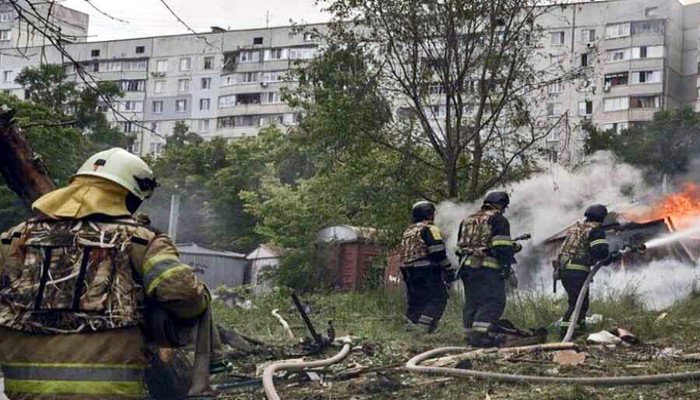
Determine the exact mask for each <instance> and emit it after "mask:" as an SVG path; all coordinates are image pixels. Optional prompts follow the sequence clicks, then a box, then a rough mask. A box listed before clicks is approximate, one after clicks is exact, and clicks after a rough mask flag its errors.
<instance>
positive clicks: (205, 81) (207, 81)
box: [202, 78, 211, 90]
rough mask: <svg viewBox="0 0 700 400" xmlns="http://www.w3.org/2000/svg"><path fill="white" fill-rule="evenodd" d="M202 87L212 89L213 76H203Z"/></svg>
mask: <svg viewBox="0 0 700 400" xmlns="http://www.w3.org/2000/svg"><path fill="white" fill-rule="evenodd" d="M202 89H205V90H206V89H211V78H202Z"/></svg>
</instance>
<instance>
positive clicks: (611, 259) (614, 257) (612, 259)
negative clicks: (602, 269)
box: [603, 250, 622, 266]
mask: <svg viewBox="0 0 700 400" xmlns="http://www.w3.org/2000/svg"><path fill="white" fill-rule="evenodd" d="M620 260H622V253H620V252H619V251H618V250H615V251H613V252H611V253H610V255H609V256H608V258H606V259H605V261H603V265H605V266H607V265H610V264H612V263H616V262H618V261H620Z"/></svg>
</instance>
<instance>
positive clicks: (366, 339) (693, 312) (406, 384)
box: [215, 290, 700, 400]
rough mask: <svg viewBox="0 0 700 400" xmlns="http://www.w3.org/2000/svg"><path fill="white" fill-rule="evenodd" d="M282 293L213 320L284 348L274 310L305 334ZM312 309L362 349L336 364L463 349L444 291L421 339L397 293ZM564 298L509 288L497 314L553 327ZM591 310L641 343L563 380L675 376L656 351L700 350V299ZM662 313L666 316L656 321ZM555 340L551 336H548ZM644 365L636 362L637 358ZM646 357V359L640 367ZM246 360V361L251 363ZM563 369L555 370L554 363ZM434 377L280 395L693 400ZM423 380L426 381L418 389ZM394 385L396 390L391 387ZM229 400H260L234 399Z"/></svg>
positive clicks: (623, 298)
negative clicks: (441, 309)
mask: <svg viewBox="0 0 700 400" xmlns="http://www.w3.org/2000/svg"><path fill="white" fill-rule="evenodd" d="M289 295H290V293H289V292H287V291H276V292H274V293H272V294H270V295H267V296H262V297H258V298H255V299H253V302H254V304H255V306H256V308H255V309H253V310H240V309H228V308H225V307H223V305H222V304H220V303H217V304H216V305H215V312H216V317H217V318H218V320H219V322H221V323H222V324H224V325H226V326H230V327H235V328H236V329H237V330H239V331H240V332H242V333H244V334H246V335H248V336H252V337H255V338H257V339H260V340H262V341H264V342H266V343H273V344H278V345H291V344H295V343H297V341H296V340H290V339H288V338H287V337H286V336H285V335H284V332H283V329H282V327H281V326H280V324H279V323H278V322H277V320H276V319H275V318H274V317H273V316H272V315H271V311H272V310H273V309H279V312H280V314H282V315H283V316H284V318H285V319H287V321H288V322H289V323H290V324H291V325H292V328H293V330H294V333H295V334H296V336H297V337H298V338H301V337H306V336H308V332H307V331H306V328H305V326H304V325H303V323H302V320H301V318H300V317H299V316H298V314H297V312H296V310H295V309H293V305H292V301H291V299H290V297H289ZM302 300H303V301H304V302H305V303H307V304H308V305H309V306H310V308H311V318H312V319H313V321H314V322H315V325H316V327H317V329H318V330H319V331H321V332H324V333H325V324H326V322H327V321H328V320H333V321H334V325H335V328H336V331H337V333H338V335H339V336H342V335H351V336H354V337H356V338H357V339H356V341H355V343H357V344H359V345H361V346H363V348H364V349H365V351H364V352H360V353H359V354H358V353H353V354H354V355H353V356H352V357H350V359H348V360H346V361H345V362H344V363H343V365H342V366H340V365H339V366H337V368H339V369H342V368H348V366H351V365H368V364H369V365H374V366H376V365H387V364H393V363H403V362H405V361H407V360H408V358H410V357H411V356H412V355H415V354H417V353H419V352H421V351H424V350H427V349H430V348H434V347H439V346H463V345H465V340H464V333H463V329H462V321H461V318H462V310H461V298H460V296H459V295H457V294H452V296H451V298H450V302H449V305H448V308H447V311H446V313H445V316H444V319H443V321H442V324H441V327H440V329H439V330H438V332H437V333H436V334H434V335H430V336H426V335H423V334H417V333H415V332H406V331H405V330H404V320H403V312H404V295H403V293H402V292H401V291H376V292H370V293H353V294H341V293H330V294H325V295H321V294H314V295H309V296H302ZM564 308H565V301H564V299H563V298H555V297H552V296H550V295H545V294H540V293H528V292H517V293H514V294H512V295H511V296H510V297H509V301H508V307H507V310H506V313H505V315H504V317H505V318H507V319H509V320H511V321H512V322H514V323H515V324H516V325H517V326H519V327H522V328H533V327H550V328H551V327H552V326H553V323H555V322H556V321H557V320H558V319H559V318H560V316H561V315H562V313H563V312H564ZM590 313H591V314H593V313H595V314H601V315H603V317H604V320H603V322H601V323H600V324H598V325H596V326H594V327H591V329H593V330H600V329H611V328H614V327H618V326H619V327H622V328H625V329H628V330H630V331H631V332H633V333H634V334H635V335H637V337H638V338H639V339H641V340H642V341H643V342H645V343H646V345H642V346H637V347H632V348H629V349H625V348H618V349H606V348H601V349H595V348H588V349H587V350H586V351H588V352H589V353H590V357H589V360H588V361H587V362H586V365H585V366H584V367H583V368H581V367H576V368H568V369H567V368H564V369H562V374H564V375H593V376H603V375H627V374H629V375H639V374H642V373H657V372H671V371H676V372H677V371H683V370H688V369H693V368H694V367H693V366H692V365H689V364H687V363H683V362H680V361H674V360H655V359H653V358H650V357H651V355H653V354H655V352H656V351H657V350H658V349H660V348H664V347H667V346H673V347H676V348H679V349H682V350H684V351H686V352H697V351H700V348H699V347H698V344H697V343H698V339H699V336H700V295H698V294H694V295H692V296H690V297H689V298H688V299H685V300H683V301H680V302H678V303H677V304H675V305H674V306H672V307H670V308H669V309H667V310H664V311H649V310H646V309H645V308H644V305H643V302H642V301H641V299H640V298H639V296H637V295H636V294H635V292H634V291H632V290H623V291H620V292H618V293H610V294H608V295H606V296H604V297H601V298H597V299H594V301H593V303H592V305H591V311H590ZM664 313H665V314H666V316H665V317H664V318H659V317H660V316H661V315H663V314H664ZM551 340H552V341H555V340H556V337H555V336H552V337H551ZM541 357H542V358H540V360H539V361H535V362H537V363H536V364H528V363H525V364H520V363H516V364H513V363H507V362H505V363H504V362H494V363H490V364H489V363H485V362H484V363H481V364H479V365H478V366H477V367H478V368H480V369H484V370H496V371H503V372H519V373H527V374H535V375H542V374H544V373H545V371H546V370H547V369H550V368H553V367H555V365H554V364H552V363H551V358H548V357H549V356H547V355H542V356H541ZM640 360H642V361H640ZM644 360H646V361H644ZM255 362H256V361H255V360H248V359H247V360H245V361H244V363H253V364H254V363H255ZM560 368H561V367H560ZM434 379H435V378H429V377H422V376H416V375H413V374H407V373H406V372H401V371H396V372H393V373H390V374H381V373H380V374H379V375H373V376H372V377H365V378H361V379H358V380H352V381H347V382H340V383H337V384H334V386H333V387H332V388H331V387H325V388H322V387H317V386H316V387H315V386H313V384H304V385H300V386H298V387H296V388H287V389H285V391H286V392H285V393H284V396H283V398H290V399H292V398H293V399H330V398H333V399H336V398H338V399H402V400H403V399H405V400H416V399H466V398H477V399H478V398H480V399H484V398H491V399H493V400H496V399H521V400H535V399H536V400H543V399H552V400H554V399H571V400H579V399H581V400H582V399H603V398H605V399H624V400H627V399H629V400H632V399H634V400H638V399H640V398H644V399H647V398H648V399H674V400H675V399H696V398H700V390H699V389H698V388H697V387H696V385H692V384H685V385H684V384H673V385H670V384H669V385H660V386H653V387H643V386H635V387H618V388H584V387H577V386H565V385H545V386H541V385H506V384H492V383H488V382H484V381H474V380H468V379H466V380H452V381H444V382H443V383H436V384H433V383H430V382H431V381H432V380H434ZM426 382H427V383H426ZM396 387H398V388H399V389H396ZM229 398H236V399H258V398H261V394H260V393H259V392H258V393H254V392H248V393H245V394H243V393H238V394H236V395H235V396H233V397H229Z"/></svg>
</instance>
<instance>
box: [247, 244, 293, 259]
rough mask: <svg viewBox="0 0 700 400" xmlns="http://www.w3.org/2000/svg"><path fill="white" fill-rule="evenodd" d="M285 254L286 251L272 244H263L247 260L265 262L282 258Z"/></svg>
mask: <svg viewBox="0 0 700 400" xmlns="http://www.w3.org/2000/svg"><path fill="white" fill-rule="evenodd" d="M283 254H284V249H282V248H280V247H277V246H275V245H272V244H261V245H260V246H258V248H257V249H255V250H253V251H252V252H250V254H248V255H247V256H246V257H245V258H246V260H264V259H270V258H280V257H281V256H282V255H283Z"/></svg>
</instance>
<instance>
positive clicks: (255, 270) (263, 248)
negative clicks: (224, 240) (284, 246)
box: [246, 244, 282, 295]
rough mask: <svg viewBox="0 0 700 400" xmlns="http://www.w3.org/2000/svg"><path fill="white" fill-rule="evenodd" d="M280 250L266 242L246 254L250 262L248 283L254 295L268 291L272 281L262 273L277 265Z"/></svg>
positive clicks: (270, 288)
mask: <svg viewBox="0 0 700 400" xmlns="http://www.w3.org/2000/svg"><path fill="white" fill-rule="evenodd" d="M281 256H282V250H281V249H279V248H277V247H275V246H272V245H268V244H262V245H260V246H258V248H257V249H255V250H253V251H252V252H251V253H250V254H248V255H247V256H246V260H247V261H249V262H250V282H249V283H250V285H251V286H252V287H253V293H255V294H256V295H260V294H265V293H269V292H270V291H271V290H272V286H273V285H272V282H271V281H270V280H269V279H265V277H264V274H265V273H266V272H268V271H270V270H271V269H276V268H277V267H278V266H279V262H280V257H281Z"/></svg>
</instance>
